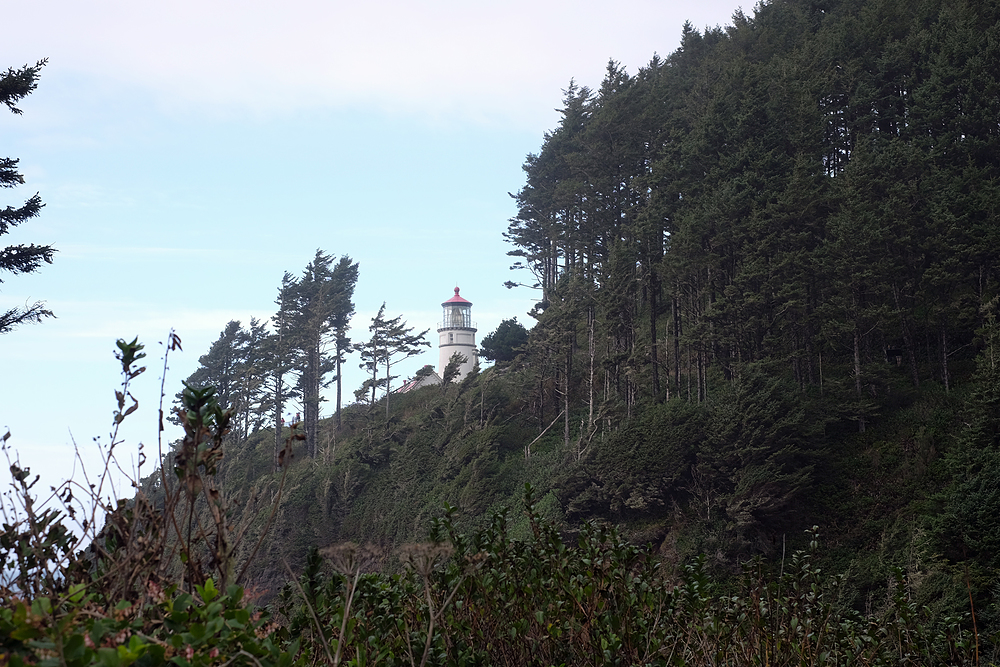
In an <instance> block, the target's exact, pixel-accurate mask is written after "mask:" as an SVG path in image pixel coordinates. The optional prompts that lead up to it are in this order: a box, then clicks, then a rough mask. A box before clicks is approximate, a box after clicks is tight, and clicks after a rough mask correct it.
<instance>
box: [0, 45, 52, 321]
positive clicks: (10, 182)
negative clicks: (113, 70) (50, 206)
mask: <svg viewBox="0 0 1000 667" xmlns="http://www.w3.org/2000/svg"><path fill="white" fill-rule="evenodd" d="M45 63H46V61H45V60H39V61H38V62H37V63H35V65H34V66H30V65H25V66H24V67H21V68H20V69H12V68H11V69H8V70H7V72H6V73H3V74H0V104H5V105H6V106H7V108H8V109H10V110H11V112H12V113H14V114H20V113H21V110H20V109H19V108H18V107H17V103H18V102H19V101H20V100H22V99H23V98H24V97H26V96H28V95H29V94H31V91H33V90H34V89H35V88H36V86H37V85H38V83H37V81H38V73H39V71H40V70H41V69H42V67H44V66H45ZM18 162H19V160H18V159H17V158H9V157H3V158H0V188H13V187H16V186H18V185H21V184H23V183H24V176H22V175H21V174H20V173H19V172H18V170H17V164H18ZM42 206H44V204H42V199H41V197H39V196H38V193H37V192H36V193H35V194H34V195H33V196H31V197H30V198H29V199H28V200H27V201H26V202H24V204H23V205H21V206H17V207H14V206H7V207H6V208H0V236H3V235H4V234H8V233H10V230H11V229H12V228H14V227H17V226H18V225H20V224H21V223H22V222H24V221H25V220H29V219H31V218H34V217H35V216H37V215H38V213H39V212H40V211H41V210H42ZM53 253H55V249H54V248H53V247H52V246H50V245H35V244H34V243H32V244H30V245H24V244H18V245H9V246H7V247H6V248H2V249H0V271H6V272H8V273H12V274H14V275H18V274H21V273H33V272H35V271H37V270H38V269H39V267H41V265H42V262H45V263H47V264H51V263H52V255H53ZM2 282H3V280H2V279H0V283H2ZM46 317H54V315H53V314H52V311H51V310H49V309H48V308H46V307H45V304H44V303H43V302H41V301H36V302H35V303H33V304H31V305H26V307H25V308H11V309H10V310H7V311H5V312H0V334H3V333H7V332H8V331H11V330H13V329H14V328H16V327H17V326H18V325H21V324H25V323H37V322H41V321H42V320H43V319H44V318H46Z"/></svg>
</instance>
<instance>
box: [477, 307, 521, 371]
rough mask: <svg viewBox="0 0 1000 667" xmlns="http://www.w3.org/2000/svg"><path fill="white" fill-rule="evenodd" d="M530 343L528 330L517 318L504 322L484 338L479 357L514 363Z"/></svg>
mask: <svg viewBox="0 0 1000 667" xmlns="http://www.w3.org/2000/svg"><path fill="white" fill-rule="evenodd" d="M527 342H528V330H527V329H525V328H524V326H523V325H521V324H520V323H519V322H518V321H517V318H516V317H512V318H511V319H509V320H504V321H503V322H501V323H500V325H499V326H498V327H497V328H496V331H494V332H493V333H491V334H488V335H487V336H486V337H485V338H483V341H482V343H481V344H480V346H479V356H481V357H482V358H483V359H487V360H488V361H498V362H507V361H513V360H514V357H516V356H517V355H518V354H519V353H520V352H521V351H523V349H524V345H525V344H526V343H527Z"/></svg>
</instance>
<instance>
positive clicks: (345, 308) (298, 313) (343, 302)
mask: <svg viewBox="0 0 1000 667" xmlns="http://www.w3.org/2000/svg"><path fill="white" fill-rule="evenodd" d="M357 279H358V265H357V263H352V262H351V261H350V258H349V257H347V256H344V257H342V258H341V260H340V261H339V262H338V263H337V265H336V266H334V265H333V257H332V256H331V255H328V254H326V253H324V252H323V251H322V250H319V249H317V250H316V254H315V256H314V257H313V260H312V261H311V262H310V263H309V264H308V265H307V266H306V268H305V270H304V271H303V274H302V277H301V278H300V279H299V280H298V281H296V282H295V287H294V289H293V290H292V293H291V294H290V295H289V296H290V299H289V303H288V304H286V307H287V308H289V309H290V311H289V316H290V318H291V323H292V326H293V331H294V335H293V336H292V345H293V346H294V348H295V349H296V350H297V351H298V353H299V355H300V356H299V361H300V363H299V369H298V370H299V376H298V389H299V391H300V392H301V397H302V413H303V414H302V421H303V426H304V429H305V436H306V449H307V451H308V452H309V455H310V456H312V457H315V456H316V453H317V448H318V429H319V405H320V402H321V401H322V400H323V399H322V394H321V392H322V390H323V389H324V388H326V387H327V386H328V385H329V383H330V382H331V381H332V380H329V379H327V376H328V375H329V374H330V373H331V372H332V371H333V370H335V369H337V364H338V361H340V360H341V359H342V358H343V357H342V354H343V349H342V346H344V345H346V342H345V341H347V338H346V332H347V323H348V322H349V320H350V314H351V313H352V312H353V311H354V303H353V302H352V301H351V298H352V297H353V295H354V286H355V284H356V283H357ZM331 343H333V345H334V349H335V355H334V356H331V355H330V354H329V353H328V351H327V348H328V346H329V345H330V344H331ZM338 396H339V394H338Z"/></svg>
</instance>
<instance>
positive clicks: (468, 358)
mask: <svg viewBox="0 0 1000 667" xmlns="http://www.w3.org/2000/svg"><path fill="white" fill-rule="evenodd" d="M441 307H442V308H444V314H443V315H442V318H441V322H439V323H438V330H437V331H438V375H441V376H443V375H444V369H445V366H447V365H448V362H449V361H450V360H451V355H453V354H455V353H456V352H458V353H459V354H461V355H462V356H463V357H465V363H463V364H462V366H461V368H460V369H459V374H458V377H457V378H456V381H457V380H461V379H462V378H464V377H465V376H466V375H468V374H469V373H470V372H471V371H472V369H473V367H474V366H475V365H476V362H477V361H478V359H479V352H478V350H476V323H475V322H473V321H472V302H471V301H466V300H465V299H463V298H462V297H461V296H459V294H458V288H457V287H456V288H455V296H453V297H451V298H450V299H448V300H447V301H445V302H444V303H442V304H441Z"/></svg>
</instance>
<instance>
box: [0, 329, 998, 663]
mask: <svg viewBox="0 0 1000 667" xmlns="http://www.w3.org/2000/svg"><path fill="white" fill-rule="evenodd" d="M179 346H180V340H179V338H177V337H176V336H174V335H173V334H172V335H171V339H170V347H169V348H168V350H169V349H176V348H179ZM118 348H119V354H118V358H119V361H120V362H121V365H122V372H123V375H124V382H123V384H122V388H121V390H120V391H117V392H116V398H117V410H116V411H115V413H114V420H113V422H114V425H115V430H114V431H113V432H112V438H111V444H110V446H109V449H108V451H107V454H106V458H105V464H106V466H108V468H106V470H105V473H104V476H102V477H101V478H100V479H99V480H98V485H97V488H96V490H95V488H94V487H92V486H89V485H86V486H85V485H79V484H74V483H73V482H72V481H70V482H66V483H65V484H64V485H63V486H62V487H60V488H59V489H54V495H53V496H52V497H51V498H49V499H48V500H45V499H42V500H39V499H38V498H37V497H36V496H35V491H34V486H35V483H36V482H37V481H38V478H37V477H36V478H35V480H34V481H31V479H32V478H31V474H30V471H29V470H27V469H24V468H21V467H20V466H19V465H18V464H17V463H16V462H14V463H11V464H10V471H11V474H12V481H11V484H10V488H9V491H8V492H7V493H6V494H5V499H4V502H3V506H2V510H3V517H4V521H3V525H2V531H0V601H2V604H0V665H4V666H5V665H13V666H20V665H40V666H45V667H48V666H52V667H56V666H58V667H83V666H88V665H101V666H102V667H126V666H128V665H132V664H135V665H143V666H145V665H162V664H167V663H170V664H173V665H177V666H178V667H189V666H194V665H198V666H200V665H206V666H207V665H254V666H256V667H270V666H275V667H289V666H291V665H314V664H332V665H339V664H341V663H343V664H348V665H359V666H360V665H368V664H383V665H411V666H415V665H418V664H419V665H421V666H424V665H741V666H742V665H825V664H829V665H890V664H891V665H914V666H915V665H972V664H979V655H978V651H979V640H978V637H977V636H976V634H975V626H974V625H973V626H972V631H971V632H970V630H969V628H968V619H966V618H964V617H946V618H940V617H938V618H934V617H933V615H932V614H931V613H930V611H929V610H927V609H926V608H920V607H919V606H918V605H917V604H916V603H915V602H914V601H913V599H912V598H911V596H910V594H909V588H908V585H907V582H906V580H905V578H904V577H903V576H902V574H901V573H898V574H897V577H896V585H895V587H894V588H893V594H892V595H891V596H890V597H889V599H887V600H886V601H885V602H884V604H883V605H881V608H877V609H874V610H873V611H872V612H871V613H868V614H866V615H862V614H860V613H858V612H857V611H852V610H850V609H849V608H848V607H846V606H845V605H843V604H842V599H841V597H842V596H841V592H842V589H843V586H844V582H845V580H846V579H845V577H843V576H840V577H830V576H826V575H824V574H823V573H822V572H821V571H820V570H819V569H818V568H817V567H816V566H815V565H814V554H815V552H816V550H817V548H818V547H817V543H818V536H817V534H816V529H813V531H812V535H811V536H810V545H809V549H808V550H806V551H803V552H798V553H796V554H795V555H794V556H792V557H791V559H790V560H789V562H788V563H787V568H786V567H785V566H784V565H782V570H781V572H780V573H777V574H775V573H773V572H768V571H767V569H766V568H765V566H764V565H763V563H762V562H761V561H759V560H758V561H753V562H751V563H749V564H748V565H746V566H745V568H744V573H743V577H742V579H740V580H739V582H738V583H737V584H736V585H728V587H725V586H723V585H722V584H720V583H719V582H718V581H716V580H713V579H712V578H711V577H710V576H709V575H708V574H707V572H706V569H705V567H704V564H705V560H704V559H703V558H702V559H695V560H693V561H692V562H689V563H688V564H686V565H685V566H683V567H681V568H679V570H678V571H677V572H667V571H665V568H663V567H662V562H661V561H660V560H659V559H658V558H656V557H654V556H653V555H652V554H651V553H650V551H649V550H648V549H646V548H642V547H638V546H635V545H633V544H631V543H629V542H628V541H627V540H624V539H622V538H620V537H619V535H618V534H617V532H616V531H614V530H611V529H608V528H606V527H603V526H601V525H599V524H596V523H591V524H587V525H586V526H585V527H584V528H583V529H582V530H581V531H580V533H579V535H577V536H576V537H575V538H574V539H573V541H575V545H572V544H570V543H569V542H570V540H569V539H568V537H567V536H564V535H563V534H561V533H560V532H559V530H558V529H557V527H556V525H555V524H554V523H552V522H549V521H546V520H544V519H543V518H542V515H541V514H540V512H539V506H538V504H537V503H536V502H535V499H534V496H533V491H532V489H531V487H530V485H525V496H524V506H525V507H526V508H527V512H526V513H527V524H528V528H529V537H528V538H527V539H525V540H518V539H514V538H513V537H512V536H511V534H510V532H509V531H508V512H507V511H506V510H501V511H497V512H494V513H493V514H492V516H491V517H490V520H489V521H488V522H487V524H486V525H485V527H484V528H482V529H480V530H476V531H471V532H469V533H468V534H465V533H461V532H459V530H458V529H457V528H456V524H455V521H454V512H455V510H454V508H447V511H446V514H445V516H444V517H442V518H439V519H437V520H435V521H434V522H433V523H432V529H431V534H430V541H429V542H427V543H424V544H409V545H404V546H403V547H401V548H400V549H399V550H398V551H397V552H396V554H395V556H396V558H397V559H398V566H396V567H394V566H393V563H392V562H391V561H390V560H389V559H388V558H387V554H384V553H380V552H379V550H378V549H376V548H374V547H370V546H368V547H358V546H356V545H354V544H349V543H346V544H340V545H334V546H331V547H327V548H325V549H323V550H317V549H313V550H312V551H311V552H310V554H309V557H308V558H307V562H306V567H305V572H304V574H302V576H301V577H299V578H294V577H293V580H292V581H290V582H289V583H288V584H286V586H285V588H284V590H283V591H282V594H281V596H280V598H279V600H278V602H277V604H276V605H275V609H273V610H271V611H267V610H260V609H256V608H254V606H253V605H252V603H250V602H248V601H247V600H246V599H245V597H244V589H243V588H242V586H241V582H242V581H243V580H244V576H245V574H246V570H247V568H246V564H245V563H244V564H243V567H242V568H240V569H238V568H237V565H239V563H238V562H237V559H236V557H235V554H236V553H238V550H237V546H238V543H239V542H240V538H241V536H242V535H243V531H242V530H241V529H240V528H239V527H238V526H232V525H230V524H229V523H228V519H226V518H225V517H227V516H228V509H227V507H226V505H225V499H224V497H223V496H222V495H221V494H220V493H219V492H218V491H217V486H216V484H215V479H214V478H215V477H216V474H217V470H218V464H219V462H220V460H221V458H222V456H223V450H222V445H221V443H222V442H223V440H224V437H225V434H226V429H227V424H228V422H229V417H230V413H229V412H227V411H224V410H222V408H221V407H220V406H219V405H218V403H217V402H216V401H215V400H214V390H212V389H193V388H190V387H188V388H187V389H186V390H185V391H184V392H183V393H182V406H181V408H180V410H179V411H178V415H177V416H178V417H179V420H180V422H181V424H182V425H183V427H184V431H185V437H184V439H183V440H182V441H180V442H179V443H177V447H176V451H174V452H172V453H171V454H170V455H169V456H168V457H163V458H161V460H160V462H159V463H160V470H161V477H160V479H161V487H160V488H161V491H162V494H161V495H160V496H158V497H156V498H154V499H152V500H151V499H150V498H147V497H146V496H145V495H144V492H143V490H142V488H139V487H138V485H137V494H136V497H135V498H134V499H132V500H130V501H118V502H117V503H111V502H108V503H100V502H99V501H100V500H101V496H100V489H101V488H103V483H104V482H103V480H104V479H105V478H106V476H107V469H109V468H110V466H112V465H113V464H114V458H113V455H112V452H113V450H114V448H115V446H117V445H118V444H120V443H119V442H118V440H117V427H118V425H120V424H121V422H122V421H123V420H124V419H126V418H127V417H128V416H129V415H130V414H131V413H133V412H135V410H136V409H137V407H138V403H137V402H135V399H134V398H132V397H131V393H130V391H129V383H130V382H131V381H132V380H134V379H135V378H136V377H137V376H138V375H140V374H141V373H142V372H143V371H144V370H145V368H142V367H138V366H137V364H138V363H139V362H140V360H141V359H142V358H143V357H144V356H145V355H144V353H143V352H142V346H141V345H140V344H138V342H137V341H132V342H131V343H126V342H125V341H119V343H118ZM164 363H166V360H164ZM129 400H131V401H132V405H131V406H128V401H129ZM7 437H8V436H5V437H4V442H6V440H7ZM4 448H6V444H5V445H4ZM170 463H172V464H173V465H169V464H170ZM170 468H172V470H173V474H172V475H168V474H166V473H165V472H163V471H164V470H165V469H170ZM88 487H89V493H90V494H91V495H89V496H87V497H88V498H89V499H90V500H91V502H92V505H91V507H90V508H89V510H88V508H87V507H85V506H84V504H83V503H81V501H80V500H75V499H74V497H73V491H74V490H75V491H77V492H79V491H80V490H83V491H84V492H85V493H86V492H88ZM277 496H278V499H277V500H276V501H275V502H276V503H277V502H280V488H279V493H278V494H277ZM53 502H54V503H55V504H56V505H59V504H60V503H61V506H62V507H63V510H59V509H56V508H55V507H54V506H53ZM81 512H82V513H83V516H87V517H88V518H83V519H82V520H81V519H80V517H81ZM88 512H89V513H88ZM102 515H103V516H102ZM71 521H76V522H77V524H78V526H77V528H79V529H82V531H83V534H84V535H85V536H86V537H87V538H88V539H89V544H86V548H85V549H80V547H81V546H83V542H82V540H81V538H80V537H78V535H77V533H76V532H74V530H70V529H69V528H67V526H66V523H67V522H71ZM98 526H102V528H98ZM264 532H266V528H265V530H264ZM258 546H259V543H258ZM254 553H256V547H255V548H254V550H253V551H252V552H251V554H250V556H249V558H248V559H247V562H249V561H252V560H253V558H254ZM376 565H378V567H375V566H376ZM394 570H395V572H394ZM216 582H220V584H219V585H217V583H216Z"/></svg>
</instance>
